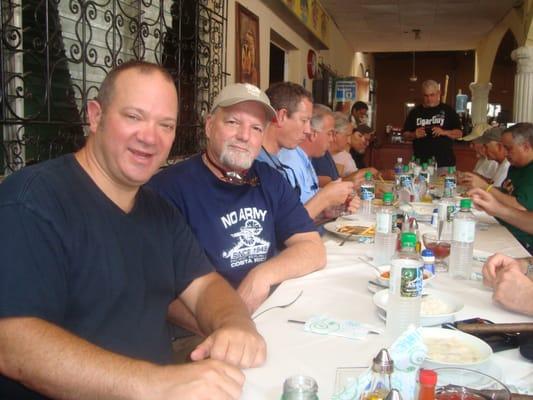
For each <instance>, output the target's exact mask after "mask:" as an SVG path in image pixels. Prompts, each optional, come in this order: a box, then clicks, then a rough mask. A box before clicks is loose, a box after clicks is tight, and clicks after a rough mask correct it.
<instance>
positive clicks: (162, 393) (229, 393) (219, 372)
mask: <svg viewBox="0 0 533 400" xmlns="http://www.w3.org/2000/svg"><path fill="white" fill-rule="evenodd" d="M243 384H244V374H243V373H242V372H241V371H240V370H239V369H238V368H236V367H233V366H231V365H229V364H227V363H225V362H222V361H217V360H205V361H198V362H194V363H190V364H186V365H180V366H175V365H173V366H166V367H160V368H159V369H158V370H157V372H155V373H154V374H151V377H150V378H149V382H148V384H147V389H146V395H143V396H142V397H141V398H145V399H147V398H149V399H156V400H159V399H160V400H178V399H179V400H181V399H197V400H210V399H223V400H226V399H227V400H233V399H234V400H236V399H239V398H240V396H241V392H242V386H243Z"/></svg>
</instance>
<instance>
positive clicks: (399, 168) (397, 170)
mask: <svg viewBox="0 0 533 400" xmlns="http://www.w3.org/2000/svg"><path fill="white" fill-rule="evenodd" d="M402 172H403V158H402V157H398V158H397V159H396V164H394V181H395V184H396V187H399V186H400V175H401V174H402Z"/></svg>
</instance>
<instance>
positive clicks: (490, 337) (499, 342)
mask: <svg viewBox="0 0 533 400" xmlns="http://www.w3.org/2000/svg"><path fill="white" fill-rule="evenodd" d="M459 323H461V324H494V322H492V321H489V320H488V319H484V318H469V319H464V320H461V321H455V322H446V323H444V324H442V327H443V328H448V329H456V330H459V329H458V328H457V326H458V324H459ZM469 334H470V335H474V336H476V337H478V338H480V339H481V340H483V341H484V342H485V343H487V344H488V345H489V346H490V347H491V348H492V351H493V352H495V353H496V352H498V351H503V350H509V349H514V348H516V347H518V346H519V345H520V334H519V333H469Z"/></svg>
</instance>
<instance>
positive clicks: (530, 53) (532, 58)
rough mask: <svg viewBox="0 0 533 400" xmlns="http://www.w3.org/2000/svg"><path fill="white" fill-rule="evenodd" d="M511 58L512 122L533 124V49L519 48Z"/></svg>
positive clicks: (527, 47)
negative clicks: (513, 69) (512, 88)
mask: <svg viewBox="0 0 533 400" xmlns="http://www.w3.org/2000/svg"><path fill="white" fill-rule="evenodd" d="M511 58H512V59H513V60H514V61H515V62H516V75H515V77H514V100H513V121H514V122H533V47H529V46H522V47H519V48H518V49H516V50H513V52H512V53H511Z"/></svg>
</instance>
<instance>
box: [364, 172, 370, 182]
mask: <svg viewBox="0 0 533 400" xmlns="http://www.w3.org/2000/svg"><path fill="white" fill-rule="evenodd" d="M365 179H366V180H367V181H369V180H370V179H372V172H370V171H366V172H365Z"/></svg>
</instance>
